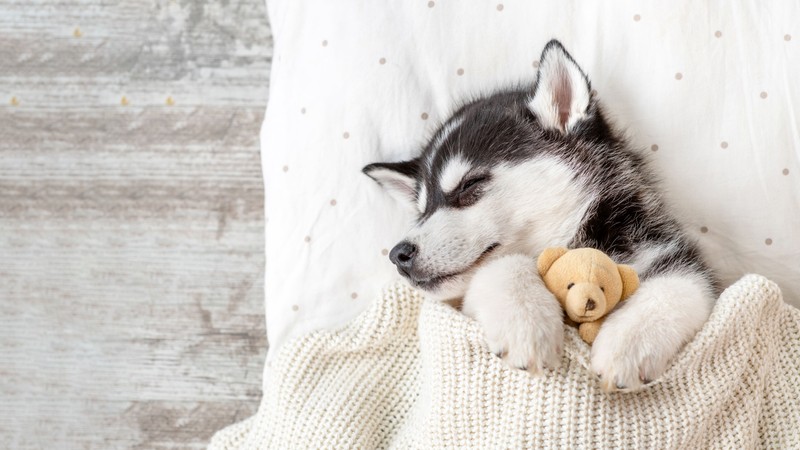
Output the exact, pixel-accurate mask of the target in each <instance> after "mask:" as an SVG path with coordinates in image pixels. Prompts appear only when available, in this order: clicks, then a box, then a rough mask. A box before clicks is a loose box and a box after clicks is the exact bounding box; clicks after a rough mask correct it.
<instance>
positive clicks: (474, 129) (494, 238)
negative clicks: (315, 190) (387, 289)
mask: <svg viewBox="0 0 800 450" xmlns="http://www.w3.org/2000/svg"><path fill="white" fill-rule="evenodd" d="M540 61H541V62H540V66H539V73H538V76H537V79H536V82H535V84H534V86H533V87H532V89H523V90H515V91H508V92H501V93H498V94H495V95H492V96H491V97H488V98H485V99H481V100H478V101H475V102H472V103H470V104H467V105H466V106H464V107H462V108H461V109H460V110H458V111H457V112H456V113H455V114H454V115H453V116H452V117H451V118H450V119H448V120H447V121H446V122H445V123H444V124H443V125H442V126H441V128H440V129H439V130H438V131H437V132H436V133H435V134H434V136H433V139H431V141H430V142H429V143H428V144H427V145H426V147H425V149H424V150H423V152H422V154H421V155H420V156H419V157H417V158H415V159H412V160H410V161H402V162H388V163H387V162H384V163H375V164H370V165H368V166H366V167H364V169H363V171H364V173H366V174H367V175H368V176H370V177H371V178H372V179H374V180H375V181H377V182H378V183H379V184H380V185H381V186H383V187H384V188H385V189H386V191H387V192H389V193H390V194H391V195H392V196H394V197H395V198H396V199H398V200H399V201H400V202H401V203H402V204H404V205H406V206H407V207H409V208H411V209H413V211H414V212H415V214H416V216H417V220H416V224H415V225H414V227H413V228H412V229H411V230H410V231H409V232H408V234H407V235H406V236H405V238H404V239H402V240H401V241H400V242H399V243H398V244H397V245H396V246H395V247H394V248H393V249H392V250H391V252H390V254H389V258H390V260H391V261H392V263H394V264H395V265H396V266H397V270H398V272H399V273H400V274H401V275H403V276H404V277H406V278H407V279H408V280H409V281H410V282H411V284H413V285H414V286H416V287H418V288H420V289H422V290H424V291H426V292H428V293H429V294H432V295H433V296H435V297H439V298H454V297H459V296H461V295H463V294H464V292H465V290H466V287H467V285H468V283H469V280H470V279H471V277H472V275H473V274H474V272H475V270H476V269H477V268H478V267H479V266H480V265H482V264H483V263H485V262H486V261H488V260H490V259H492V258H496V257H499V256H501V255H504V254H509V253H528V254H531V253H533V252H534V251H538V250H540V249H541V247H542V246H544V245H547V242H544V243H541V244H540V243H537V242H533V241H532V239H533V238H532V236H535V233H532V229H533V228H535V227H536V225H537V221H546V220H555V219H554V217H550V212H548V211H550V209H553V208H569V207H570V201H569V200H568V199H562V198H560V197H561V196H566V195H568V194H570V193H569V192H563V191H564V189H561V188H560V186H561V185H562V183H569V181H570V180H571V179H572V177H573V174H572V172H571V171H570V170H568V168H567V166H566V165H565V164H557V163H554V162H552V161H553V160H554V159H552V160H551V159H542V158H538V157H539V156H542V155H545V156H546V155H547V154H548V152H549V153H550V154H554V153H557V152H559V151H563V149H564V147H565V146H566V147H569V146H571V145H573V144H574V143H575V142H577V141H578V140H584V141H586V140H602V139H606V138H609V139H610V138H611V132H610V129H609V127H608V126H607V124H606V122H605V121H604V120H603V119H602V116H601V114H600V112H599V109H598V106H597V105H596V102H595V101H594V100H593V99H592V95H591V88H590V85H589V80H588V78H587V77H586V75H585V74H584V73H583V72H582V71H581V69H580V68H579V67H578V65H577V64H576V63H575V61H574V60H573V59H572V57H571V56H570V55H569V54H568V53H567V52H566V50H564V48H563V47H562V46H561V44H560V43H558V42H557V41H551V42H550V43H548V44H547V46H545V49H544V51H543V52H542V56H541V59H540ZM576 138H577V140H576ZM565 189H567V188H565ZM567 190H568V189H567ZM545 193H546V194H547V195H548V196H550V197H555V198H552V199H546V197H543V196H542V194H545ZM543 198H544V199H545V200H542V199H543ZM548 202H549V203H548ZM543 203H548V204H546V205H545V204H543ZM548 208H549V209H548ZM553 214H555V213H553Z"/></svg>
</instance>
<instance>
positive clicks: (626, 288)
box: [617, 264, 639, 300]
mask: <svg viewBox="0 0 800 450" xmlns="http://www.w3.org/2000/svg"><path fill="white" fill-rule="evenodd" d="M617 270H619V276H620V277H622V297H621V298H620V300H625V299H626V298H628V297H630V296H631V294H633V291H635V290H636V289H639V275H636V271H635V270H633V267H631V266H626V265H625V264H617Z"/></svg>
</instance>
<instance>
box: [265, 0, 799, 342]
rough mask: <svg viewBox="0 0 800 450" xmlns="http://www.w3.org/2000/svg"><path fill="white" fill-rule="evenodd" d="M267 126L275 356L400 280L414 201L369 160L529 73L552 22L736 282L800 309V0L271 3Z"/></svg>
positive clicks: (415, 147) (411, 150)
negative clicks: (387, 186) (406, 201)
mask: <svg viewBox="0 0 800 450" xmlns="http://www.w3.org/2000/svg"><path fill="white" fill-rule="evenodd" d="M267 6H268V9H269V14H270V19H271V23H272V28H273V32H274V38H275V52H274V61H273V67H272V76H271V86H270V100H269V107H268V109H267V114H266V117H265V122H264V126H263V128H262V136H261V138H262V152H263V158H262V163H263V173H264V177H265V185H266V212H265V215H266V221H267V227H266V252H267V265H266V272H265V276H266V285H265V286H266V309H267V333H268V339H269V342H270V346H271V350H270V354H273V352H274V350H275V349H277V348H278V347H280V345H281V344H283V343H284V342H285V341H286V339H287V338H289V337H291V336H294V335H297V334H300V333H304V332H307V331H310V330H313V329H317V328H324V327H333V326H339V325H341V324H343V323H345V322H346V321H348V320H350V319H351V318H353V317H354V316H355V315H356V314H358V313H359V312H361V311H362V310H364V308H365V307H366V306H367V305H368V304H369V302H370V301H372V300H373V299H374V298H376V297H377V296H378V294H379V292H380V289H381V288H382V287H383V286H384V285H386V284H387V283H389V282H391V281H393V280H395V279H397V278H398V276H397V274H396V272H395V270H394V267H393V266H392V265H391V264H390V262H389V260H388V257H387V256H386V255H387V252H388V250H389V249H391V247H392V246H393V245H394V243H396V242H397V241H398V239H399V238H400V237H402V235H403V233H404V232H405V231H406V229H407V228H408V227H409V225H410V221H411V219H412V218H411V216H410V215H409V214H408V213H407V212H406V211H404V210H403V208H401V207H400V206H399V205H398V204H397V203H395V201H394V200H392V199H391V198H390V197H389V196H388V195H387V194H385V193H384V192H382V190H381V189H380V188H379V187H378V186H377V185H376V184H375V183H374V182H373V181H371V180H370V179H368V178H367V177H366V176H364V175H362V174H361V173H360V169H361V168H362V166H364V165H365V164H367V163H370V162H375V161H388V160H401V159H404V158H409V157H412V156H413V155H415V154H417V153H418V152H419V151H420V149H421V146H422V144H423V143H424V142H425V140H426V138H427V137H429V136H430V135H431V133H432V132H433V131H434V130H435V128H436V126H437V124H439V123H441V121H443V120H444V119H446V118H447V115H448V113H449V112H450V111H452V109H453V108H454V106H456V105H457V104H458V103H459V102H461V101H463V100H464V99H465V98H467V97H469V96H475V95H481V94H484V93H490V92H492V91H493V90H495V89H498V88H502V87H505V86H509V85H512V84H517V83H522V84H525V85H531V84H532V83H533V81H534V78H535V76H536V66H537V58H538V57H539V54H540V52H541V50H542V47H543V46H544V44H545V43H546V42H547V41H548V40H550V39H552V38H557V39H559V40H561V42H562V43H563V44H564V45H565V46H566V48H567V49H568V50H569V51H570V52H571V54H572V55H573V56H574V57H575V59H576V60H577V61H578V63H579V64H580V65H581V66H582V67H583V69H584V70H585V71H586V72H587V73H588V74H589V77H590V78H591V81H592V86H593V88H594V89H595V90H596V91H597V95H598V96H599V97H600V99H601V100H602V102H603V103H604V104H605V106H606V110H607V112H608V113H609V114H610V116H611V117H612V118H613V119H614V120H615V122H616V123H617V125H619V126H620V127H621V128H623V129H625V130H627V132H628V134H629V136H630V139H631V142H632V143H633V144H634V145H635V146H637V147H638V148H641V149H642V151H643V152H644V153H646V154H648V155H649V157H650V159H651V160H652V164H653V166H654V168H655V170H656V172H657V173H658V174H659V175H660V176H661V177H662V179H663V186H664V188H665V190H666V193H667V197H668V200H669V201H670V202H671V203H672V204H673V205H674V207H675V209H676V210H677V211H678V213H679V214H680V216H681V217H682V218H683V221H684V222H685V224H686V226H687V229H688V230H689V232H690V233H691V234H692V235H693V236H694V237H695V238H696V239H697V240H698V241H699V242H700V244H701V246H702V248H703V249H704V250H705V252H706V253H707V255H708V259H709V261H710V262H711V264H712V266H713V267H714V268H715V269H716V270H717V271H718V272H719V274H720V276H721V278H722V280H723V281H724V282H725V283H726V285H727V284H729V283H731V282H732V281H734V280H735V279H737V278H739V277H740V276H741V275H742V274H744V273H747V272H757V273H760V274H763V275H765V276H767V277H769V278H771V279H772V280H774V281H776V282H777V283H778V284H779V285H780V286H781V288H782V289H783V290H784V296H785V298H786V299H787V300H788V301H790V302H794V304H795V305H796V306H800V302H798V300H800V130H799V129H798V128H799V125H798V124H799V122H798V107H799V106H800V83H798V80H800V2H796V1H775V2H769V3H766V2H760V1H757V0H752V1H741V2H735V3H730V2H722V1H718V2H707V3H697V2H690V1H678V2H645V3H642V2H638V1H637V2H634V1H627V2H614V3H613V4H612V3H606V2H581V1H577V0H573V1H562V0H548V1H540V2H526V1H521V0H519V1H508V0H493V1H477V2H469V4H468V5H467V4H465V3H463V2H455V1H447V0H409V1H390V2H369V1H337V2H331V1H325V0H316V1H286V0H268V1H267Z"/></svg>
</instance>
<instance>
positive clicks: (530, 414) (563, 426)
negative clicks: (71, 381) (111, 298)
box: [210, 275, 800, 449]
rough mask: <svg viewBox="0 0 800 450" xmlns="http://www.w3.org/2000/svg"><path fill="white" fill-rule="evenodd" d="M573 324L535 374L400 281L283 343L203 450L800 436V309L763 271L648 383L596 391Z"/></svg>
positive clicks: (679, 444) (696, 442)
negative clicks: (259, 388) (507, 360)
mask: <svg viewBox="0 0 800 450" xmlns="http://www.w3.org/2000/svg"><path fill="white" fill-rule="evenodd" d="M565 332H566V336H565V352H564V357H563V360H562V363H561V366H560V368H559V369H558V370H555V371H549V372H547V373H546V374H545V375H542V376H539V377H536V376H532V375H530V374H528V373H526V372H523V371H520V370H514V369H511V368H509V367H507V366H506V365H504V363H503V362H502V361H501V360H500V359H499V358H497V357H496V356H495V355H493V354H491V353H490V352H489V351H488V349H487V347H486V345H485V343H484V339H483V337H482V333H481V329H480V327H479V326H478V325H477V324H476V323H475V322H474V321H473V320H471V319H470V318H468V317H465V316H464V315H462V314H460V313H459V312H457V311H455V310H454V309H452V308H450V307H449V306H447V305H445V304H442V303H436V302H433V301H427V300H425V299H424V298H423V297H421V296H420V294H418V293H417V292H416V291H414V290H412V289H410V288H407V287H405V286H403V285H399V284H398V285H394V286H392V287H390V288H388V289H387V290H386V291H385V293H384V295H383V297H382V298H381V299H380V301H378V302H376V303H375V304H374V305H373V307H372V308H371V309H369V310H368V311H366V312H365V313H363V314H362V315H361V316H359V317H358V318H357V319H356V320H355V321H354V322H352V323H351V324H349V325H348V326H346V327H344V328H342V329H339V330H336V331H319V332H314V333H311V334H309V335H306V336H304V337H302V338H299V339H297V340H294V341H291V342H289V343H287V345H286V346H285V347H284V348H282V349H281V351H280V353H279V354H278V355H276V358H275V359H274V360H273V361H272V362H271V363H270V365H269V366H268V368H267V370H266V371H265V380H264V398H263V400H262V403H261V407H260V409H259V411H258V413H257V414H256V415H255V416H254V417H252V418H250V419H248V420H246V421H244V422H241V423H238V424H235V425H233V426H230V427H228V428H226V429H224V430H222V431H220V432H219V433H217V434H216V435H215V436H214V438H213V439H212V442H211V444H210V448H211V449H261V448H281V449H283V448H297V449H307V448H319V449H322V448H337V449H351V448H364V449H371V448H403V449H406V448H425V449H428V448H458V449H463V448H475V449H507V448H555V449H562V448H592V449H596V448H609V449H617V448H635V449H646V448H652V449H679V448H680V449H685V448H698V449H699V448H703V449H709V448H725V449H747V448H800V310H797V309H795V308H793V307H791V306H789V305H786V304H784V303H783V301H782V298H781V293H780V290H779V289H778V287H777V286H776V285H775V284H774V283H772V282H770V281H769V280H767V279H766V278H763V277H761V276H757V275H748V276H746V277H744V278H742V279H741V280H739V281H738V282H737V283H736V284H734V285H733V286H731V287H730V288H728V289H727V290H726V291H725V292H724V293H723V294H722V296H721V297H720V299H719V300H718V302H717V304H716V306H715V308H714V311H713V313H712V315H711V318H710V319H709V321H708V323H706V325H705V327H704V328H703V329H702V330H701V331H700V333H698V335H697V336H696V337H695V339H694V340H693V341H692V342H690V343H689V344H688V345H687V346H686V347H685V348H684V349H683V350H682V352H681V353H680V354H679V355H678V356H677V357H676V359H675V360H674V362H673V364H672V366H671V367H670V368H669V369H668V370H667V372H666V373H665V374H664V375H663V376H662V377H661V378H660V379H658V380H656V382H655V383H653V384H652V385H650V386H649V387H648V388H646V389H645V390H644V391H641V392H637V393H613V394H606V393H604V392H602V391H601V390H600V387H599V385H598V382H597V380H596V379H595V377H594V375H593V374H592V372H591V371H590V370H589V368H588V367H589V352H590V348H589V347H588V346H587V345H586V344H585V343H584V342H583V341H581V339H580V338H579V337H578V335H577V333H576V331H575V330H574V329H573V328H570V327H566V329H565Z"/></svg>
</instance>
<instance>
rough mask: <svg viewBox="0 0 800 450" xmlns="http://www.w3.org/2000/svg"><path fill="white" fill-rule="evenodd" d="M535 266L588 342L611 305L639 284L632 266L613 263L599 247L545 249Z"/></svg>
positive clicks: (626, 296) (625, 296)
mask: <svg viewBox="0 0 800 450" xmlns="http://www.w3.org/2000/svg"><path fill="white" fill-rule="evenodd" d="M537 267H538V269H539V275H541V276H542V279H543V280H544V284H545V286H547V289H549V290H550V291H551V292H552V293H553V294H554V295H555V296H556V298H557V299H558V301H559V302H560V303H561V306H562V307H563V308H564V310H565V311H566V312H567V317H568V319H569V320H572V321H573V322H576V323H578V324H579V325H578V334H579V335H580V336H581V338H582V339H583V340H584V341H586V342H587V343H589V344H591V343H592V342H594V339H595V338H596V337H597V333H598V332H599V331H600V326H601V325H602V323H603V320H604V318H605V316H606V314H608V313H609V312H610V311H611V310H612V309H614V307H615V306H616V305H617V303H619V302H620V301H622V300H625V299H626V298H628V297H630V295H631V294H632V293H633V291H635V290H636V289H637V288H638V287H639V277H638V276H637V275H636V272H635V271H634V270H633V267H631V266H626V265H622V264H616V263H614V261H612V260H611V258H609V257H608V255H606V254H605V253H603V252H601V251H600V250H596V249H593V248H578V249H574V250H567V249H566V248H563V247H551V248H548V249H545V250H544V251H543V252H542V254H541V255H539V260H538V264H537Z"/></svg>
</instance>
